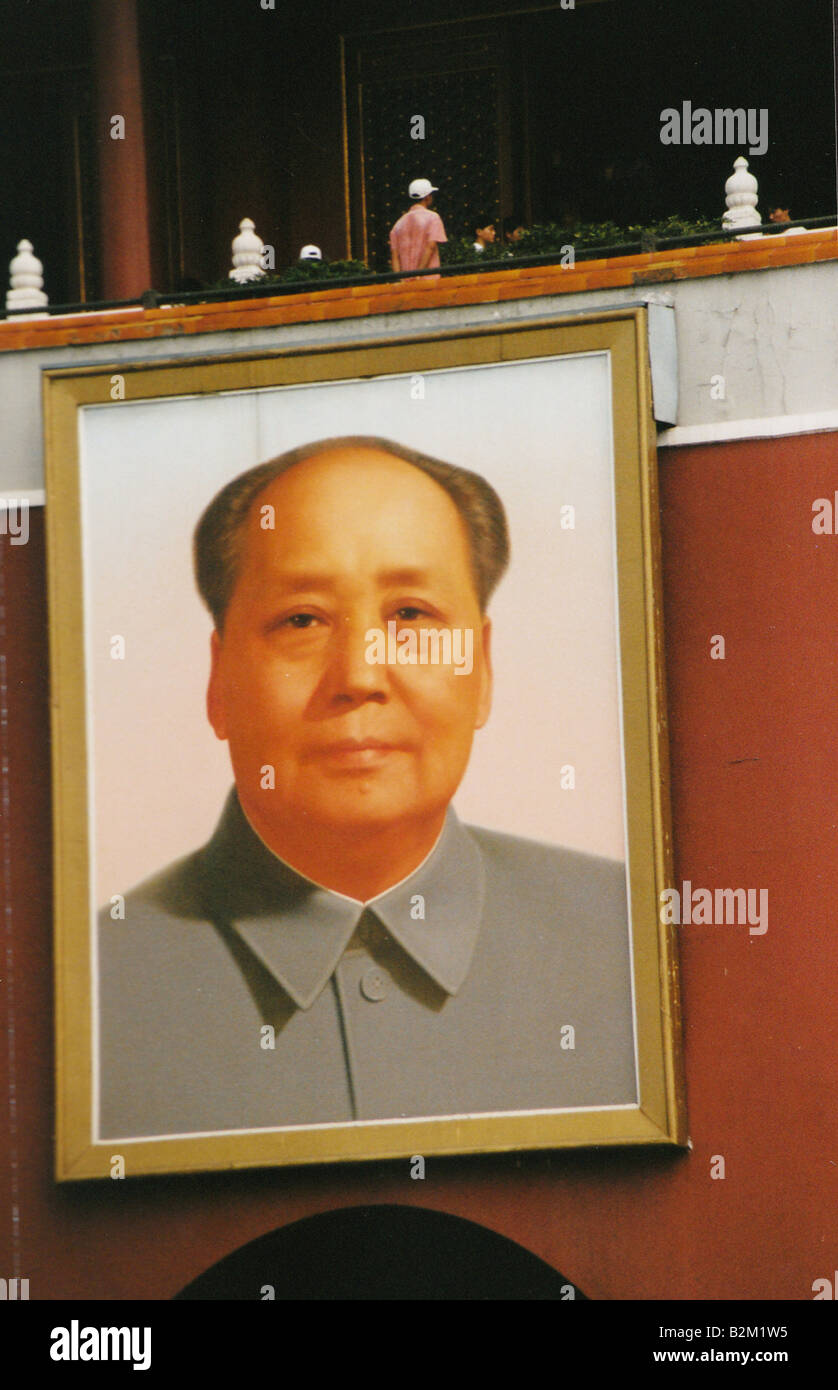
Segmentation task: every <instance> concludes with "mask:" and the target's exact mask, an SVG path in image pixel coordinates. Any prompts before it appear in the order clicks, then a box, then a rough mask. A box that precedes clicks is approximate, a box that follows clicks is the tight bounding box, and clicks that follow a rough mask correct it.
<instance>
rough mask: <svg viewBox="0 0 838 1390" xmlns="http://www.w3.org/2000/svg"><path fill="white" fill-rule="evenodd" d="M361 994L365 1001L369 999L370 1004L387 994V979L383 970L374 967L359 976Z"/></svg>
mask: <svg viewBox="0 0 838 1390" xmlns="http://www.w3.org/2000/svg"><path fill="white" fill-rule="evenodd" d="M361 993H362V994H363V996H364V998H365V999H369V1001H370V1003H371V1004H375V1003H377V1001H378V1000H379V999H383V998H384V996H385V994H386V993H387V977H386V975H385V974H384V971H383V970H379V969H378V968H377V967H376V966H372V968H371V969H369V970H366V971H365V972H364V974H363V975H362V976H361Z"/></svg>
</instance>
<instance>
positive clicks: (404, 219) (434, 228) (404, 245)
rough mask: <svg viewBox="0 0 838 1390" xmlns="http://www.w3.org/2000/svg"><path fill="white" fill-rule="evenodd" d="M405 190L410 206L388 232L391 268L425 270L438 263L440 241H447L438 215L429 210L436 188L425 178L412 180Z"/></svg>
mask: <svg viewBox="0 0 838 1390" xmlns="http://www.w3.org/2000/svg"><path fill="white" fill-rule="evenodd" d="M407 191H408V193H409V194H410V198H411V200H412V203H413V206H412V207H410V208H408V210H407V212H406V213H404V214H403V215H402V216H401V217H400V218H399V220H398V222H397V223H396V225H395V226H394V227H393V230H392V231H391V233H390V257H391V263H392V266H393V269H394V270H427V269H428V268H429V267H431V266H438V265H439V246H440V242H443V241H447V240H448V238H447V236H446V235H445V227H444V226H443V223H442V218H441V217H440V215H439V213H438V212H433V211H432V210H431V209H432V205H433V201H434V194H435V193H438V192H439V189H438V188H435V187H434V185H433V184H432V183H431V182H430V180H429V179H414V180H413V182H412V183H411V185H410V187H409V188H408V190H407ZM428 278H429V279H430V278H431V277H428Z"/></svg>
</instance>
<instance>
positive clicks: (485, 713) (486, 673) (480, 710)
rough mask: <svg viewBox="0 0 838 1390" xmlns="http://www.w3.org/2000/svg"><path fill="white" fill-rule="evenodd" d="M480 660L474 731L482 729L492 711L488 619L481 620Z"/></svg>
mask: <svg viewBox="0 0 838 1390" xmlns="http://www.w3.org/2000/svg"><path fill="white" fill-rule="evenodd" d="M480 646H481V653H482V659H481V662H480V694H479V696H478V702H477V719H476V720H475V723H474V727H475V729H482V728H483V725H484V724H485V723H486V720H487V719H488V718H489V714H490V713H491V709H492V624H491V622H490V621H489V619H488V618H484V620H483V631H482V634H481V639H480Z"/></svg>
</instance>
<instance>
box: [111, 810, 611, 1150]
mask: <svg viewBox="0 0 838 1390" xmlns="http://www.w3.org/2000/svg"><path fill="white" fill-rule="evenodd" d="M98 977H99V1010H100V1013H99V1024H100V1032H99V1039H100V1041H99V1065H100V1126H101V1129H100V1133H101V1137H102V1138H107V1139H110V1138H119V1137H122V1138H131V1137H141V1136H150V1135H158V1134H159V1135H166V1134H176V1133H187V1134H189V1133H194V1132H198V1131H216V1130H227V1129H230V1130H235V1129H245V1128H247V1129H252V1128H263V1127H271V1128H272V1127H277V1126H283V1125H302V1124H314V1123H323V1122H327V1121H347V1120H353V1119H362V1120H368V1119H386V1118H391V1117H396V1116H398V1117H404V1116H410V1117H418V1116H429V1115H456V1114H477V1113H481V1112H484V1113H485V1112H491V1111H504V1110H531V1109H542V1108H548V1109H555V1108H562V1107H566V1106H590V1105H597V1106H599V1105H618V1104H633V1103H635V1101H636V1083H635V1071H634V1044H633V1031H632V1002H631V992H630V966H629V947H628V924H627V908H626V876H625V868H624V866H623V865H622V864H617V863H614V862H612V861H610V860H606V859H599V858H596V857H594V856H591V855H587V854H581V853H578V852H575V851H571V850H566V849H559V848H555V847H553V846H549V845H543V844H539V843H537V842H535V841H531V840H523V839H517V838H514V837H512V836H509V835H501V834H497V833H495V832H494V831H489V830H480V829H476V828H474V827H472V826H463V825H461V824H460V822H459V820H458V819H457V817H456V815H455V813H454V811H453V809H449V811H448V815H447V818H446V822H445V827H444V829H443V832H442V835H441V837H440V840H439V842H438V843H437V845H436V847H435V849H434V850H433V852H432V854H431V855H430V856H429V857H428V859H427V860H425V862H424V863H423V864H422V865H421V866H420V867H419V868H418V869H417V870H416V871H415V873H413V874H412V875H411V876H410V877H409V878H408V879H406V880H405V881H404V882H403V883H400V884H398V885H397V886H396V887H395V888H392V889H390V890H389V891H388V892H386V893H384V894H382V895H381V896H380V897H378V898H376V899H374V900H373V901H372V902H371V903H370V904H368V905H367V906H366V907H364V906H363V905H362V904H360V903H356V902H354V900H352V899H351V898H347V897H343V896H342V895H340V894H337V893H332V892H329V891H328V890H326V889H324V888H320V887H318V886H316V885H314V884H312V883H311V882H310V881H309V880H307V879H305V878H302V877H301V876H300V875H298V874H297V873H295V872H294V871H293V870H292V869H291V868H289V866H288V865H287V864H285V863H284V862H283V861H282V860H280V859H278V858H277V857H276V856H275V855H274V854H272V853H271V851H270V850H269V849H268V848H267V847H266V846H265V845H264V844H263V842H262V841H261V840H260V838H259V837H258V836H257V835H256V834H255V833H254V831H253V830H252V829H251V827H250V825H249V823H248V821H247V819H246V817H245V816H244V813H243V812H242V809H241V807H240V805H239V801H238V797H237V795H236V792H235V789H233V791H231V793H230V796H229V798H228V801H227V803H226V806H225V809H224V813H223V815H222V817H221V821H220V823H219V825H218V828H217V830H216V832H215V834H214V835H213V837H212V839H211V840H210V841H209V843H208V844H207V845H206V846H205V847H204V848H203V849H201V850H198V851H197V852H196V853H194V854H191V855H189V856H188V857H187V858H185V859H182V860H180V861H178V862H177V863H175V864H173V865H171V866H170V867H169V868H168V869H166V870H164V871H163V872H162V873H161V874H159V875H157V876H156V877H154V878H152V879H149V880H148V881H147V882H145V883H144V884H142V885H140V887H138V888H136V889H135V890H134V891H133V892H131V893H130V894H129V895H128V896H127V898H126V902H125V918H124V920H118V921H113V920H111V917H110V912H109V910H108V909H104V910H103V912H102V914H101V917H100V931H99V972H98ZM568 1025H569V1027H568Z"/></svg>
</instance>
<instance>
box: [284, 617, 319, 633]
mask: <svg viewBox="0 0 838 1390" xmlns="http://www.w3.org/2000/svg"><path fill="white" fill-rule="evenodd" d="M316 622H319V619H318V618H317V617H316V615H315V614H314V613H292V614H291V615H290V617H288V618H284V619H283V621H282V626H283V627H293V628H297V629H298V630H302V631H305V629H306V628H308V627H312V626H313V625H314V624H315V623H316Z"/></svg>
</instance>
